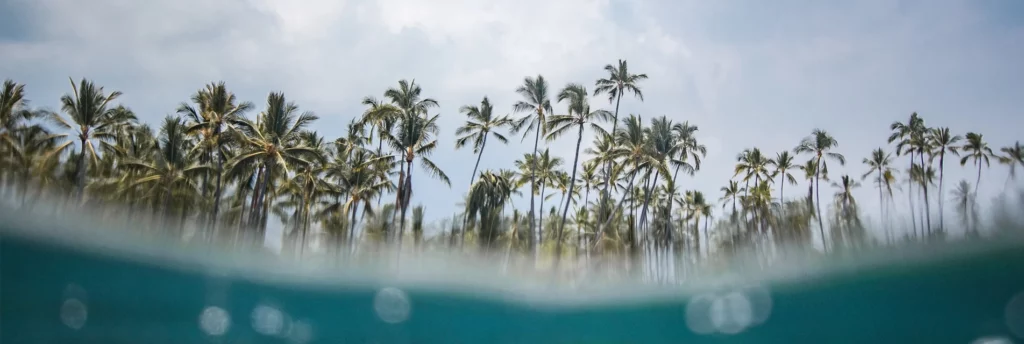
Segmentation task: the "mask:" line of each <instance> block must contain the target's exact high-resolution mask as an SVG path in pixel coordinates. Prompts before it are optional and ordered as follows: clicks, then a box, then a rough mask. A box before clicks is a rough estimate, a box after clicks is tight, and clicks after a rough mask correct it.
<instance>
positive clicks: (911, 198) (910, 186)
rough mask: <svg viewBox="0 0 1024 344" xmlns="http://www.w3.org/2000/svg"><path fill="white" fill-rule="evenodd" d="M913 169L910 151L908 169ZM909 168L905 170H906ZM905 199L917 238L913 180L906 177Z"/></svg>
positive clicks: (912, 155) (912, 153) (912, 156)
mask: <svg viewBox="0 0 1024 344" xmlns="http://www.w3.org/2000/svg"><path fill="white" fill-rule="evenodd" d="M913 169H914V152H910V170H913ZM910 170H907V171H908V172H909V171H910ZM907 199H908V200H909V201H910V225H911V226H912V227H913V231H914V237H915V238H917V219H916V218H915V217H914V216H916V215H914V180H913V179H909V178H908V179H907Z"/></svg>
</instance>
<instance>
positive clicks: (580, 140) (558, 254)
mask: <svg viewBox="0 0 1024 344" xmlns="http://www.w3.org/2000/svg"><path fill="white" fill-rule="evenodd" d="M582 143H583V124H580V132H579V135H578V136H577V138H576V155H575V157H573V158H572V174H571V175H570V177H569V199H568V200H567V201H565V209H562V223H561V224H559V225H558V233H557V234H556V235H555V237H556V239H555V240H557V242H556V243H555V270H556V271H557V270H558V264H559V262H560V261H561V260H562V232H563V230H564V229H565V219H566V217H567V216H568V215H569V204H570V203H572V190H573V189H574V188H575V187H576V165H577V164H579V161H580V144H582ZM563 195H564V194H563ZM578 241H579V239H578V238H577V242H578ZM577 256H578V254H577Z"/></svg>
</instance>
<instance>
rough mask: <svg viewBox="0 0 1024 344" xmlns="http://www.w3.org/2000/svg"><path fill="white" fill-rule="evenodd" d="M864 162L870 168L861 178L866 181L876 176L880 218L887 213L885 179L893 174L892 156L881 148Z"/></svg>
mask: <svg viewBox="0 0 1024 344" xmlns="http://www.w3.org/2000/svg"><path fill="white" fill-rule="evenodd" d="M863 162H864V164H865V165H867V166H868V171H867V172H864V175H862V176H861V177H860V178H861V179H865V178H867V177H868V176H869V175H871V174H872V173H874V174H875V175H876V178H875V182H876V183H877V184H878V216H880V217H881V216H882V215H883V214H884V213H885V207H884V205H885V202H884V201H883V196H884V192H883V191H884V190H883V186H884V185H885V184H886V183H885V179H884V178H885V176H886V174H889V175H892V172H893V168H892V154H890V153H886V152H885V149H883V148H881V147H879V148H877V149H875V150H874V151H872V152H871V156H870V157H867V158H864V160H863ZM890 192H891V191H890ZM880 222H881V220H880Z"/></svg>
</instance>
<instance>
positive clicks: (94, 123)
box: [50, 78, 121, 202]
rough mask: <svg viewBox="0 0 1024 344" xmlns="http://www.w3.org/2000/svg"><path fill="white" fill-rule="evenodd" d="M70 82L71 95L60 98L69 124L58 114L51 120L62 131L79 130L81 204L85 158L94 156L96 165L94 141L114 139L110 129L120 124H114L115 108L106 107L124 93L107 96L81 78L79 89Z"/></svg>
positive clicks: (61, 149)
mask: <svg viewBox="0 0 1024 344" xmlns="http://www.w3.org/2000/svg"><path fill="white" fill-rule="evenodd" d="M68 81H70V82H71V90H72V93H71V94H65V95H63V96H61V97H60V102H61V110H63V111H64V112H65V113H67V115H68V117H69V119H70V121H69V120H68V119H65V118H64V117H61V116H60V115H58V114H56V113H51V114H50V118H51V119H52V120H53V123H54V124H55V125H56V126H57V127H59V128H61V129H64V130H76V129H77V136H78V140H79V144H80V147H81V154H79V155H78V163H77V167H76V171H75V176H76V177H75V180H76V182H75V184H76V185H77V197H78V201H79V202H81V201H82V199H83V197H84V196H85V172H86V170H87V169H88V168H89V165H88V161H87V160H86V156H87V155H88V156H90V157H92V161H93V162H94V163H95V162H96V161H97V160H98V155H97V154H96V148H95V146H94V145H93V140H99V141H107V140H111V139H113V135H112V134H111V133H110V131H109V130H108V129H111V128H112V127H114V126H116V125H117V124H118V123H117V122H116V121H115V116H114V115H115V111H114V110H115V109H112V108H107V105H108V104H109V103H110V102H111V101H113V100H114V99H117V97H118V96H120V95H121V92H118V91H114V92H111V93H110V94H104V93H103V87H98V86H96V85H95V84H93V83H92V82H91V81H88V80H86V79H82V81H81V83H80V85H79V86H75V82H74V80H71V79H70V78H68ZM70 136H71V135H70V134H61V135H58V137H61V138H67V137H70ZM72 143H73V141H71V140H68V141H67V142H65V143H63V144H61V145H59V146H57V148H56V149H54V152H55V153H58V152H64V151H65V150H67V149H68V148H69V147H70V146H71V144H72Z"/></svg>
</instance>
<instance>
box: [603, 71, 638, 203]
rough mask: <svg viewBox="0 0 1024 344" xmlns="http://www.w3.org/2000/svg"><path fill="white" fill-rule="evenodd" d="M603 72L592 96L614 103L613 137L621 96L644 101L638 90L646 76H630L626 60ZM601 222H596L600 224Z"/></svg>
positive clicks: (607, 170)
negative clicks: (603, 76) (603, 97)
mask: <svg viewBox="0 0 1024 344" xmlns="http://www.w3.org/2000/svg"><path fill="white" fill-rule="evenodd" d="M604 70H605V71H607V72H608V77H607V78H601V79H597V81H595V82H594V84H595V86H596V87H595V88H594V96H597V95H599V94H608V103H609V104H611V102H612V101H613V100H614V101H615V112H614V113H613V114H612V130H611V131H610V133H611V134H612V135H615V132H616V131H618V125H619V104H620V103H621V102H622V95H623V94H625V93H633V96H635V97H636V98H638V99H640V101H644V94H643V92H642V91H641V90H640V85H639V84H640V82H641V81H644V80H647V74H642V73H641V74H630V73H629V65H628V64H627V63H626V60H618V65H617V66H614V65H612V64H608V65H605V66H604ZM611 172H612V164H611V161H608V162H607V163H606V165H605V168H604V175H605V178H606V179H607V178H609V177H610V176H611V175H612V173H611ZM609 185H611V183H610V182H609V180H605V187H604V190H602V191H601V198H602V199H608V198H609V196H610V194H609V193H608V187H609ZM606 203H607V202H605V201H604V200H602V201H601V207H602V209H601V213H604V209H603V208H604V205H605V204H606ZM600 222H602V221H600V220H599V221H598V223H600Z"/></svg>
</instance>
